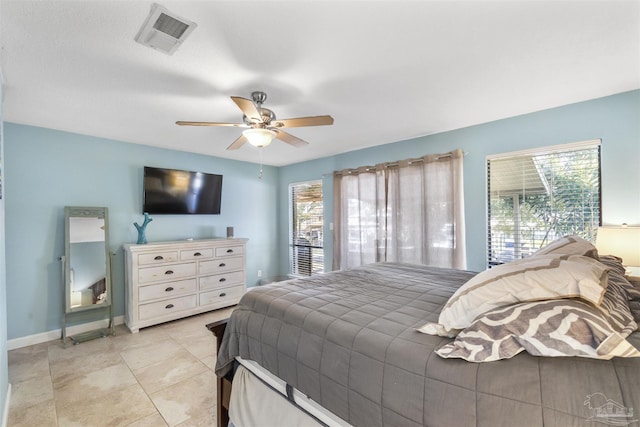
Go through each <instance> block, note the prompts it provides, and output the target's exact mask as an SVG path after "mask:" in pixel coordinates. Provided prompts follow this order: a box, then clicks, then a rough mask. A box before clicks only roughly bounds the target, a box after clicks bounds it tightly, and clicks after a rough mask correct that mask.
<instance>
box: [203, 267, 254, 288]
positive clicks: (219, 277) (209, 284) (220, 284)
mask: <svg viewBox="0 0 640 427" xmlns="http://www.w3.org/2000/svg"><path fill="white" fill-rule="evenodd" d="M237 284H244V271H232V272H229V273H223V274H215V275H213V276H205V277H200V290H201V291H204V290H207V289H214V288H224V287H228V286H233V285H237Z"/></svg>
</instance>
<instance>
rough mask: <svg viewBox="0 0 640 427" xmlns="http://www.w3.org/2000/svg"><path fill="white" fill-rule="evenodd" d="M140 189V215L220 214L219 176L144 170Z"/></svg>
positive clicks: (220, 190) (148, 167) (220, 191)
mask: <svg viewBox="0 0 640 427" xmlns="http://www.w3.org/2000/svg"><path fill="white" fill-rule="evenodd" d="M143 186H144V196H143V203H142V204H143V206H142V211H143V212H148V213H149V214H169V215H182V214H196V215H218V214H220V200H221V199H222V175H215V174H210V173H203V172H190V171H183V170H177V169H163V168H155V167H151V166H145V167H144V179H143Z"/></svg>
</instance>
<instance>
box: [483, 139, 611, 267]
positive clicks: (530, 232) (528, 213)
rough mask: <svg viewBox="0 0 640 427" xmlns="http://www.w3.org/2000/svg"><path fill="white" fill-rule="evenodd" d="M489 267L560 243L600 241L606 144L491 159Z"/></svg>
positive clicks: (570, 146)
mask: <svg viewBox="0 0 640 427" xmlns="http://www.w3.org/2000/svg"><path fill="white" fill-rule="evenodd" d="M487 183H488V191H487V194H488V203H487V206H488V216H487V217H488V251H487V253H488V265H489V266H490V267H491V266H493V265H498V264H502V263H505V262H509V261H513V260H515V259H520V258H525V257H527V256H529V255H531V254H533V253H534V252H535V251H537V250H538V249H540V248H541V247H542V246H544V245H546V244H548V243H549V242H551V241H553V240H554V239H556V238H558V237H562V236H566V235H578V236H581V237H583V238H585V239H587V240H590V241H594V240H595V235H596V231H597V228H598V225H600V223H601V219H600V218H601V192H600V141H599V140H596V141H588V142H584V143H577V144H567V145H565V146H555V147H548V148H543V149H539V150H534V151H527V152H519V153H511V154H503V155H498V156H493V157H489V158H487Z"/></svg>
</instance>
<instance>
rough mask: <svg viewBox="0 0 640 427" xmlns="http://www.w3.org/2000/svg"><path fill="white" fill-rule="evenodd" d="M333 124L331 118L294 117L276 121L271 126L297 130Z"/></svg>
mask: <svg viewBox="0 0 640 427" xmlns="http://www.w3.org/2000/svg"><path fill="white" fill-rule="evenodd" d="M332 124H333V117H331V116H312V117H296V118H293V119H283V120H276V121H275V122H272V123H271V126H274V127H277V128H299V127H304V126H326V125H332Z"/></svg>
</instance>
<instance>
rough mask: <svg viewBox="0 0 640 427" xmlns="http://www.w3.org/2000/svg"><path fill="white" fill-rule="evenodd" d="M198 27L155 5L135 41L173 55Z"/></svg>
mask: <svg viewBox="0 0 640 427" xmlns="http://www.w3.org/2000/svg"><path fill="white" fill-rule="evenodd" d="M196 27H197V24H196V23H195V22H191V21H187V20H186V19H183V18H180V17H179V16H176V15H175V14H173V13H171V12H169V11H168V10H167V9H166V8H164V7H162V6H160V5H159V4H154V5H153V6H151V12H150V13H149V16H148V17H147V19H146V20H145V21H144V24H143V25H142V28H140V31H138V34H137V35H136V38H135V40H136V41H137V42H138V43H140V44H143V45H145V46H149V47H151V48H153V49H156V50H159V51H161V52H164V53H166V54H169V55H171V54H173V52H175V51H176V49H178V46H180V44H181V43H182V42H183V41H184V39H186V38H187V36H188V35H189V34H191V32H192V31H193V30H194V29H195V28H196Z"/></svg>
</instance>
